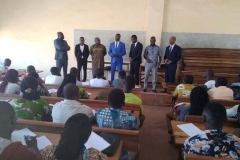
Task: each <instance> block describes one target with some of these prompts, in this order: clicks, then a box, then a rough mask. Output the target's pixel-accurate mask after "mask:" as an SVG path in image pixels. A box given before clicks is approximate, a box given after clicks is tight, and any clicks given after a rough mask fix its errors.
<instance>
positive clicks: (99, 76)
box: [90, 68, 110, 87]
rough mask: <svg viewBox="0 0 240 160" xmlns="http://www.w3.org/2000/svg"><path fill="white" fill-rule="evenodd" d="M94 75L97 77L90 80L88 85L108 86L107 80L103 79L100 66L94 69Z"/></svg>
mask: <svg viewBox="0 0 240 160" xmlns="http://www.w3.org/2000/svg"><path fill="white" fill-rule="evenodd" d="M96 77H97V78H94V79H91V80H90V86H93V87H109V86H110V85H109V82H108V80H105V79H103V74H102V70H101V69H100V68H98V69H97V70H96Z"/></svg>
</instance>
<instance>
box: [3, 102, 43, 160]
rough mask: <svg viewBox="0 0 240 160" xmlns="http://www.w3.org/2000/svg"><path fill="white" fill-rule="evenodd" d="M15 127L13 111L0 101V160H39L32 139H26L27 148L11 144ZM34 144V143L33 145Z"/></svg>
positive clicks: (38, 153) (33, 139) (19, 143)
mask: <svg viewBox="0 0 240 160" xmlns="http://www.w3.org/2000/svg"><path fill="white" fill-rule="evenodd" d="M15 126H16V117H15V111H14V109H13V108H12V106H11V105H10V104H9V103H7V102H4V101H0V128H1V132H0V159H1V160H20V159H21V160H39V159H41V154H40V152H39V150H38V147H37V145H34V141H36V139H35V138H33V137H26V138H25V140H26V144H27V146H28V147H27V146H23V145H22V143H21V142H12V141H11V135H12V132H13V131H14V129H15ZM35 144H36V143H35Z"/></svg>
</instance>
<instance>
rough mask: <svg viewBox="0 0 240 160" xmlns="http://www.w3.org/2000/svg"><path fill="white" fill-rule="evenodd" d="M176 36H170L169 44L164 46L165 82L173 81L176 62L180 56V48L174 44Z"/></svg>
mask: <svg viewBox="0 0 240 160" xmlns="http://www.w3.org/2000/svg"><path fill="white" fill-rule="evenodd" d="M175 42H176V37H171V38H170V40H169V43H170V45H169V46H168V47H167V48H166V51H165V56H164V63H165V82H166V83H175V76H176V70H177V63H178V61H179V60H180V59H181V57H182V53H181V52H182V49H181V47H179V46H178V45H176V44H175Z"/></svg>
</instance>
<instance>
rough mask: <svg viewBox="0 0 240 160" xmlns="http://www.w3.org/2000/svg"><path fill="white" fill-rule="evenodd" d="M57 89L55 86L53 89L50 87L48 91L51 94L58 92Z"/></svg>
mask: <svg viewBox="0 0 240 160" xmlns="http://www.w3.org/2000/svg"><path fill="white" fill-rule="evenodd" d="M57 91H58V90H57V89H54V88H52V89H49V90H48V92H49V93H50V94H52V93H57Z"/></svg>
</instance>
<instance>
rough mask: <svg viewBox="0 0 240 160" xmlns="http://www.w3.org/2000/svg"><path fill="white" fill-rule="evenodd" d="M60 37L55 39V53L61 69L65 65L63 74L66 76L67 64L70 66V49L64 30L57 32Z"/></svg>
mask: <svg viewBox="0 0 240 160" xmlns="http://www.w3.org/2000/svg"><path fill="white" fill-rule="evenodd" d="M57 36H58V38H57V39H55V40H54V47H55V50H56V53H55V60H56V66H57V67H58V69H59V71H60V72H61V69H62V67H63V75H64V77H66V75H67V66H68V54H67V51H69V50H70V47H69V45H68V44H67V41H65V40H64V35H63V33H62V32H58V33H57Z"/></svg>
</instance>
